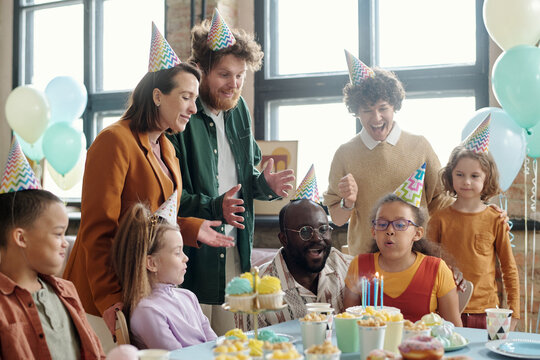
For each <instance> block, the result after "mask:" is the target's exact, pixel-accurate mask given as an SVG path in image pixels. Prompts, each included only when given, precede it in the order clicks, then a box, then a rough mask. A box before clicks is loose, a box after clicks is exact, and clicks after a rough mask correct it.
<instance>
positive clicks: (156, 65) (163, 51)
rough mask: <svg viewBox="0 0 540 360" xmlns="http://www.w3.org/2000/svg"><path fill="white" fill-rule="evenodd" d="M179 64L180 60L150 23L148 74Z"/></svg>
mask: <svg viewBox="0 0 540 360" xmlns="http://www.w3.org/2000/svg"><path fill="white" fill-rule="evenodd" d="M180 63H181V61H180V59H179V58H178V56H176V53H175V52H174V50H173V49H172V47H171V46H170V45H169V43H168V42H167V40H165V38H164V37H163V35H161V33H160V32H159V30H158V28H157V26H156V24H154V22H153V21H152V42H151V43H150V61H149V62H148V72H156V71H159V70H164V69H170V68H172V67H175V66H176V65H178V64H180Z"/></svg>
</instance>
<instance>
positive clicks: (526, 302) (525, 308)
mask: <svg viewBox="0 0 540 360" xmlns="http://www.w3.org/2000/svg"><path fill="white" fill-rule="evenodd" d="M528 174H529V158H528V157H525V163H524V164H523V186H524V190H523V192H524V195H525V196H524V199H525V208H524V212H525V213H524V217H525V219H524V222H525V233H524V243H525V254H524V255H525V256H524V260H525V264H524V268H523V270H524V271H523V274H524V281H525V283H524V284H523V285H524V286H523V288H524V289H525V299H524V301H525V306H524V307H523V309H524V315H525V319H524V320H525V321H524V322H525V332H529V331H528V325H529V322H528V320H527V318H528V312H529V309H528V296H527V288H528V286H527V263H528V262H529V260H528V256H529V253H528V247H529V243H528V239H527V217H528V215H527V175H528Z"/></svg>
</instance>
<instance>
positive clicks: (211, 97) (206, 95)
mask: <svg viewBox="0 0 540 360" xmlns="http://www.w3.org/2000/svg"><path fill="white" fill-rule="evenodd" d="M199 92H200V93H199V96H200V97H201V100H202V101H203V102H204V103H205V104H206V105H208V106H209V107H210V108H212V109H214V110H218V111H227V110H230V109H232V108H234V107H235V106H236V104H238V99H240V93H241V92H242V89H241V88H240V89H237V90H234V95H233V97H232V98H223V97H221V96H219V89H215V90H212V89H210V87H209V86H208V83H207V82H206V81H204V80H203V81H201V86H200V87H199Z"/></svg>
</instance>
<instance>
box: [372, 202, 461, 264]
mask: <svg viewBox="0 0 540 360" xmlns="http://www.w3.org/2000/svg"><path fill="white" fill-rule="evenodd" d="M396 201H398V202H401V203H402V204H405V205H407V206H408V207H409V208H410V209H411V211H412V213H413V220H414V223H415V224H416V225H418V226H420V227H423V228H424V229H425V228H426V225H427V220H428V213H427V210H426V209H424V208H418V207H416V206H413V205H411V204H409V203H407V202H405V201H404V200H403V199H401V198H400V197H399V196H397V195H396V194H394V193H390V194H387V195H385V196H383V197H382V198H381V199H379V201H378V202H377V204H376V205H375V207H374V208H373V210H372V213H371V221H374V220H375V219H376V217H377V211H379V208H380V207H381V206H382V205H384V204H388V203H393V202H396ZM424 234H425V232H424ZM372 241H373V243H372V244H371V249H370V250H369V252H370V253H376V252H378V251H380V249H379V247H378V246H377V241H375V239H373V240H372ZM412 251H415V252H418V253H422V254H424V255H428V256H435V257H440V258H442V259H443V260H444V261H445V262H446V264H447V265H448V266H454V265H455V259H454V258H453V256H452V255H450V253H448V252H447V251H446V250H445V249H444V248H443V247H442V246H441V245H440V244H438V243H435V242H433V241H430V240H428V239H427V238H426V237H425V236H424V237H422V238H421V239H420V240H418V241H415V242H413V246H412Z"/></svg>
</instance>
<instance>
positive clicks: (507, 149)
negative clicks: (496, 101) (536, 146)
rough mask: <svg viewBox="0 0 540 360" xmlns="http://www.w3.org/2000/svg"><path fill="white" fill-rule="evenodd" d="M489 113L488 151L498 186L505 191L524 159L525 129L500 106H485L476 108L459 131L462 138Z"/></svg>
mask: <svg viewBox="0 0 540 360" xmlns="http://www.w3.org/2000/svg"><path fill="white" fill-rule="evenodd" d="M488 114H491V123H490V125H489V131H490V134H489V152H490V154H491V155H492V156H493V159H494V160H495V163H496V164H497V169H498V170H499V186H500V187H501V189H502V191H506V190H508V189H509V188H510V186H511V185H512V182H513V181H514V179H515V178H516V176H517V174H518V173H519V171H520V169H521V166H522V165H523V160H525V147H526V144H527V142H526V139H525V130H524V129H523V128H521V127H520V126H519V125H518V124H517V123H516V122H515V121H513V120H512V118H511V117H510V116H509V115H508V114H507V113H506V111H504V110H503V109H501V108H497V107H487V108H482V109H479V110H477V111H476V112H475V113H474V115H473V117H472V118H471V119H470V120H469V121H468V122H467V124H466V125H465V127H464V128H463V131H462V132H461V139H462V140H464V139H465V138H466V137H467V136H469V134H470V133H471V132H473V131H474V129H476V127H477V126H478V125H479V124H480V123H481V122H482V121H483V120H484V119H485V118H486V116H488Z"/></svg>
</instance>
